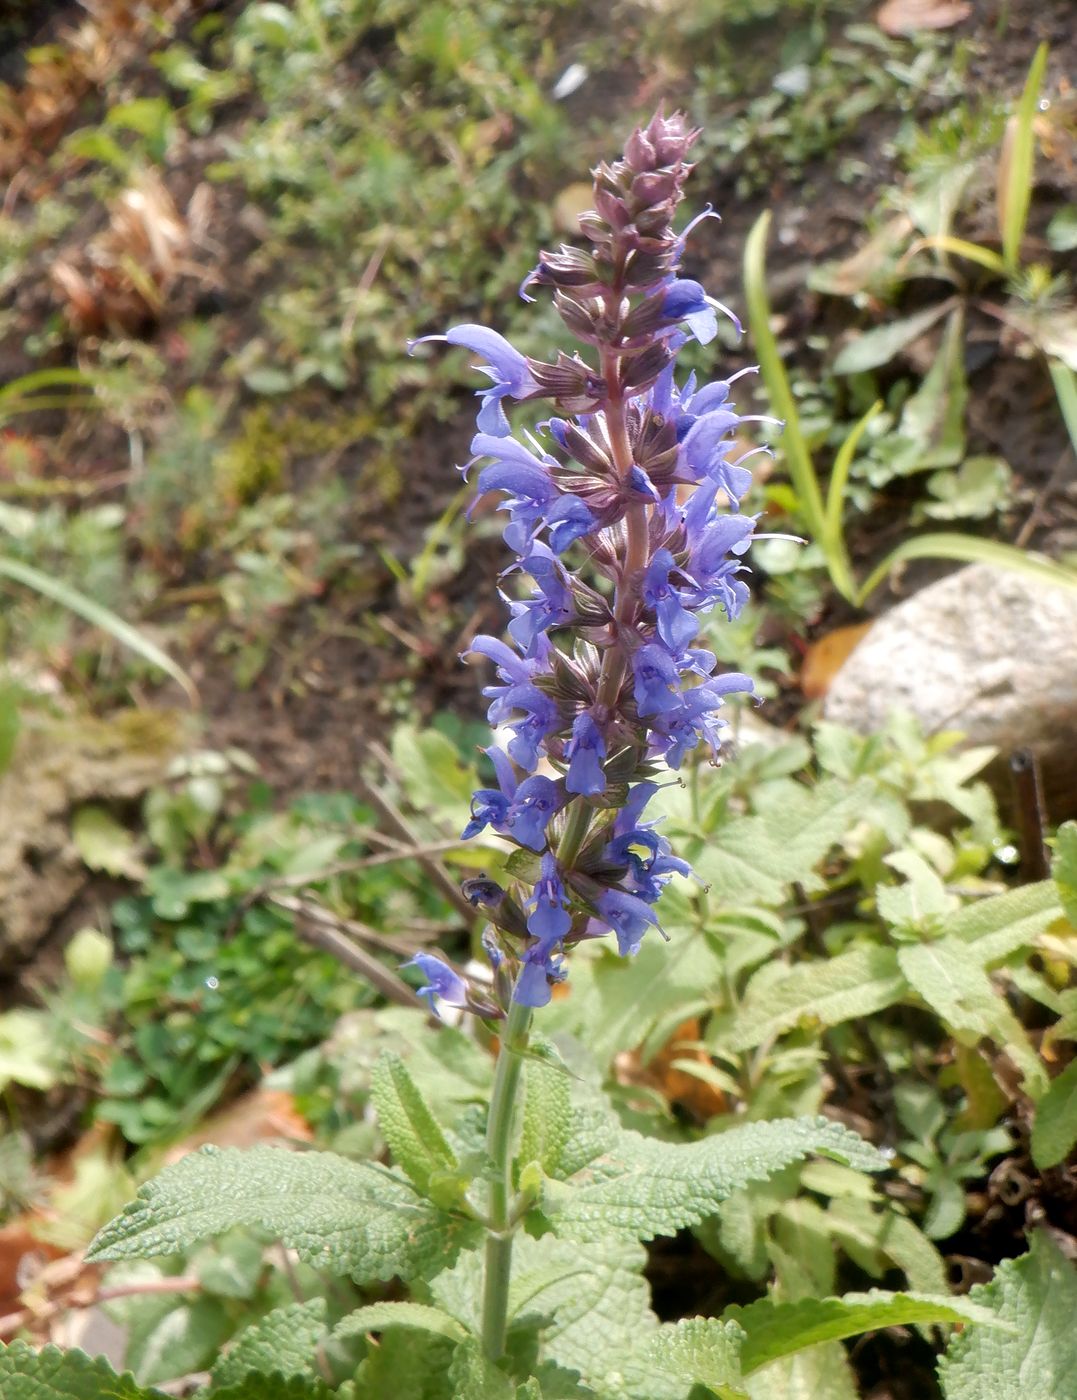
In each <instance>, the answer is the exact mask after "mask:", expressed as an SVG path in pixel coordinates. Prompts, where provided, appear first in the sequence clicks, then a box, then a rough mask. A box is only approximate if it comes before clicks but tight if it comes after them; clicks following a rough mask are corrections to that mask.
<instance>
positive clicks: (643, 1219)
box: [545, 1118, 886, 1242]
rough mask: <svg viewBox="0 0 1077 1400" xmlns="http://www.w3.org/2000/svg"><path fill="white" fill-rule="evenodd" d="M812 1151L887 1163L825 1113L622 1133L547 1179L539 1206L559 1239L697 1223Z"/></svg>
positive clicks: (875, 1166)
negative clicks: (579, 1164) (694, 1137)
mask: <svg viewBox="0 0 1077 1400" xmlns="http://www.w3.org/2000/svg"><path fill="white" fill-rule="evenodd" d="M815 1153H819V1154H821V1155H824V1156H830V1157H836V1158H838V1159H839V1160H842V1161H844V1162H847V1163H848V1164H849V1165H850V1166H852V1167H855V1168H857V1169H859V1170H862V1171H881V1170H882V1169H883V1168H884V1167H885V1165H886V1162H885V1159H884V1158H883V1157H882V1156H880V1154H879V1153H878V1152H876V1150H875V1148H873V1147H872V1146H871V1145H870V1144H869V1143H866V1142H864V1140H863V1139H862V1138H859V1137H857V1135H856V1134H855V1133H851V1132H849V1131H848V1129H846V1128H843V1127H842V1126H841V1125H840V1124H837V1123H831V1122H828V1121H827V1120H826V1119H825V1118H786V1119H775V1120H773V1121H771V1122H764V1123H746V1124H744V1125H743V1126H740V1127H735V1128H730V1129H729V1130H728V1131H727V1132H724V1133H718V1134H715V1135H714V1136H713V1137H709V1138H705V1139H704V1140H703V1141H702V1142H694V1143H669V1142H661V1141H659V1140H658V1139H655V1138H644V1137H641V1136H639V1134H637V1133H632V1132H622V1133H620V1134H619V1135H618V1137H617V1140H616V1143H615V1145H614V1146H613V1148H612V1150H611V1151H610V1152H609V1154H608V1155H605V1156H602V1157H599V1158H597V1159H596V1160H594V1161H592V1162H591V1163H590V1164H589V1165H588V1166H587V1167H586V1168H585V1169H584V1170H583V1171H581V1172H579V1173H578V1174H577V1175H576V1177H575V1178H574V1179H573V1180H572V1182H570V1183H568V1185H567V1186H561V1185H559V1184H558V1185H556V1186H555V1185H554V1184H553V1183H551V1184H550V1186H549V1189H548V1192H547V1198H546V1201H545V1209H546V1212H547V1214H548V1215H549V1217H550V1219H551V1221H552V1224H553V1227H554V1230H555V1232H556V1233H557V1234H558V1235H560V1236H561V1237H562V1238H565V1239H574V1240H580V1241H595V1242H598V1241H608V1240H609V1239H610V1237H612V1236H619V1237H621V1238H629V1239H640V1240H649V1239H653V1238H654V1236H655V1235H672V1234H675V1233H676V1232H677V1231H678V1230H680V1229H682V1228H683V1227H684V1226H686V1225H695V1224H698V1223H699V1221H700V1220H702V1219H704V1218H705V1217H706V1216H707V1215H710V1214H712V1213H713V1211H714V1207H715V1205H716V1204H717V1203H718V1202H719V1201H722V1200H725V1198H726V1197H727V1196H729V1195H730V1194H731V1193H732V1192H734V1191H737V1190H739V1189H740V1188H742V1187H744V1186H746V1185H747V1184H748V1183H749V1182H751V1181H765V1180H767V1178H769V1177H771V1176H773V1175H774V1174H775V1172H778V1171H780V1170H781V1169H782V1168H783V1167H786V1166H788V1165H789V1164H790V1163H792V1162H799V1161H801V1160H803V1159H804V1158H805V1157H809V1156H812V1155H813V1154H815Z"/></svg>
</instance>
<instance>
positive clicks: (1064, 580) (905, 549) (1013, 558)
mask: <svg viewBox="0 0 1077 1400" xmlns="http://www.w3.org/2000/svg"><path fill="white" fill-rule="evenodd" d="M909 559H953V560H956V561H958V562H959V563H962V564H993V565H994V566H995V567H996V568H999V569H1012V570H1013V571H1014V573H1018V574H1024V576H1025V577H1026V578H1031V579H1034V580H1035V581H1036V582H1038V583H1046V584H1051V585H1053V586H1054V587H1056V588H1059V587H1061V588H1077V569H1067V568H1066V567H1065V565H1063V564H1058V563H1056V562H1055V561H1054V560H1053V559H1048V557H1047V556H1046V554H1035V553H1033V552H1031V551H1030V550H1026V549H1017V548H1015V547H1014V546H1013V545H1012V544H1000V543H999V541H998V540H981V539H978V538H977V537H976V536H975V535H953V534H948V533H939V534H931V535H917V536H916V537H915V538H914V539H911V540H905V541H903V542H902V543H901V544H899V545H898V546H897V548H896V549H894V550H891V552H890V553H889V554H888V555H887V556H886V558H885V559H884V560H883V561H882V563H881V564H878V565H876V567H875V568H874V569H873V570H872V571H871V573H870V574H869V575H868V577H867V578H866V579H865V580H864V582H863V583H862V584H861V585H860V588H859V589H858V590H857V594H856V598H855V601H856V602H857V603H858V604H862V603H863V602H864V601H865V600H866V599H867V598H869V597H870V596H871V594H872V593H874V591H875V589H876V588H878V586H879V584H880V583H882V582H883V580H884V579H885V578H886V576H887V574H888V573H889V572H890V570H891V569H892V568H893V567H894V566H895V564H902V563H905V562H906V561H907V560H909Z"/></svg>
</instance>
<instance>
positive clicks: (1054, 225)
mask: <svg viewBox="0 0 1077 1400" xmlns="http://www.w3.org/2000/svg"><path fill="white" fill-rule="evenodd" d="M1047 246H1048V247H1049V248H1053V249H1054V251H1055V252H1056V253H1070V252H1072V251H1073V249H1074V248H1077V204H1065V205H1063V207H1062V208H1061V209H1058V210H1056V211H1055V213H1054V214H1052V215H1051V218H1050V219H1049V221H1048V224H1047Z"/></svg>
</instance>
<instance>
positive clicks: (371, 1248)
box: [90, 1146, 478, 1280]
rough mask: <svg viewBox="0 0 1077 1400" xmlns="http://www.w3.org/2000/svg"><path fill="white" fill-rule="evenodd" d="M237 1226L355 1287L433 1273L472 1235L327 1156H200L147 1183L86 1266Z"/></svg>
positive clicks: (217, 1152) (181, 1246) (381, 1179)
mask: <svg viewBox="0 0 1077 1400" xmlns="http://www.w3.org/2000/svg"><path fill="white" fill-rule="evenodd" d="M235 1225H244V1226H246V1227H247V1228H248V1229H251V1230H256V1231H260V1232H262V1233H263V1234H265V1235H267V1236H269V1237H271V1238H273V1239H278V1240H280V1241H282V1243H284V1244H285V1245H287V1247H288V1248H289V1249H294V1250H295V1251H296V1252H297V1253H298V1255H299V1257H300V1258H301V1259H303V1260H304V1261H305V1262H306V1263H309V1264H312V1265H313V1266H314V1267H315V1268H320V1269H326V1270H328V1271H329V1272H331V1273H336V1274H345V1275H351V1276H352V1277H353V1278H355V1279H356V1280H369V1279H388V1278H391V1277H392V1276H393V1275H394V1274H399V1275H401V1276H402V1277H405V1278H407V1277H414V1276H415V1275H416V1274H419V1273H423V1272H426V1271H429V1270H432V1269H435V1268H438V1267H440V1266H441V1265H442V1264H443V1263H444V1262H446V1261H447V1260H448V1259H449V1258H451V1256H452V1255H453V1254H454V1253H455V1252H456V1250H457V1249H458V1248H459V1247H460V1246H461V1245H462V1244H464V1243H466V1242H467V1241H468V1240H470V1239H474V1238H476V1232H477V1229H478V1227H477V1226H475V1225H473V1224H472V1223H470V1222H467V1221H462V1220H459V1219H456V1218H455V1217H453V1216H450V1215H447V1214H445V1213H443V1212H441V1211H438V1210H436V1209H435V1208H434V1207H433V1206H431V1205H430V1204H429V1202H427V1201H424V1200H422V1198H421V1197H419V1196H418V1195H416V1193H415V1191H414V1189H413V1188H412V1187H411V1185H410V1184H409V1183H407V1182H405V1181H403V1180H402V1179H401V1178H400V1177H397V1176H395V1175H394V1174H393V1173H392V1172H390V1171H387V1170H385V1169H384V1168H381V1167H378V1166H372V1165H369V1164H366V1163H360V1162H351V1161H348V1160H347V1159H346V1158H344V1157H338V1156H336V1155H335V1154H334V1153H331V1152H288V1151H285V1150H283V1149H281V1148H274V1147H265V1146H261V1147H254V1148H251V1149H250V1150H249V1151H247V1152H240V1151H237V1150H235V1149H231V1148H230V1149H227V1150H221V1149H220V1148H216V1147H203V1148H202V1149H201V1151H199V1152H192V1153H191V1155H190V1156H188V1157H184V1158H182V1159H181V1160H180V1161H179V1162H176V1163H175V1164H174V1165H172V1166H170V1167H166V1168H165V1170H164V1171H163V1172H161V1174H160V1175H159V1176H157V1177H155V1178H154V1180H152V1181H150V1182H147V1184H146V1185H145V1186H143V1187H142V1189H141V1190H140V1191H139V1193H138V1197H137V1198H136V1200H135V1201H133V1202H132V1203H131V1205H129V1206H127V1208H126V1209H125V1210H124V1211H123V1212H122V1214H120V1215H118V1216H117V1217H116V1219H115V1220H113V1221H112V1222H111V1223H110V1224H108V1225H106V1226H105V1228H104V1229H103V1230H102V1231H101V1232H100V1233H99V1234H98V1236H97V1238H96V1239H95V1240H94V1242H93V1244H92V1245H91V1248H90V1256H92V1257H93V1258H94V1259H140V1258H147V1257H156V1256H158V1255H167V1254H179V1253H182V1252H183V1251H185V1250H187V1249H189V1248H190V1246H191V1245H192V1244H195V1243H197V1242H198V1241H199V1240H204V1239H208V1238H210V1237H211V1236H214V1235H219V1234H223V1233H224V1231H225V1230H230V1229H231V1228H232V1227H233V1226H235Z"/></svg>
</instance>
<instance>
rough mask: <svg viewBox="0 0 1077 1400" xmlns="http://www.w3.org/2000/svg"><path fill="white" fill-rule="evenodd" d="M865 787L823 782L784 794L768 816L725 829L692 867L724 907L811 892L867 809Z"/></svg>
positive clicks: (739, 820) (742, 820)
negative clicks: (819, 870)
mask: <svg viewBox="0 0 1077 1400" xmlns="http://www.w3.org/2000/svg"><path fill="white" fill-rule="evenodd" d="M866 792H867V787H866V785H861V784H853V785H852V786H850V785H849V784H846V783H837V782H824V783H820V784H819V786H818V787H816V788H814V789H813V788H805V787H794V786H793V785H792V784H790V785H789V788H788V790H783V793H782V801H781V804H780V805H775V806H774V808H773V810H768V811H766V812H765V814H762V815H759V816H752V817H738V818H737V819H736V820H733V821H730V822H728V823H726V824H725V825H724V826H722V827H721V828H720V829H719V831H718V832H717V833H716V834H715V836H714V838H713V839H712V840H710V841H708V842H707V844H706V845H705V846H704V847H703V848H702V849H701V850H700V851H699V852H698V854H696V853H695V852H693V854H692V864H693V866H694V867H695V870H696V873H697V875H698V876H699V878H700V879H701V880H704V881H705V882H706V883H707V884H708V885H710V887H711V893H712V896H713V898H714V899H715V900H716V901H718V902H719V903H722V904H745V903H760V904H763V905H768V904H769V905H774V904H779V903H781V902H782V901H783V900H784V899H785V898H786V895H787V892H788V887H789V886H790V885H792V884H803V885H805V886H806V887H807V888H812V887H814V885H815V884H816V883H817V882H818V877H817V875H816V867H817V866H818V864H819V862H820V861H821V860H822V859H823V857H824V856H825V855H826V854H827V852H828V851H829V850H830V849H831V847H832V846H834V845H835V844H836V843H837V842H839V841H840V840H841V839H842V837H843V836H844V835H845V834H846V832H847V831H848V830H849V828H850V827H851V826H853V825H854V824H855V823H856V821H857V820H858V817H859V815H860V813H861V811H862V810H863V804H864V799H865V794H866Z"/></svg>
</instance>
